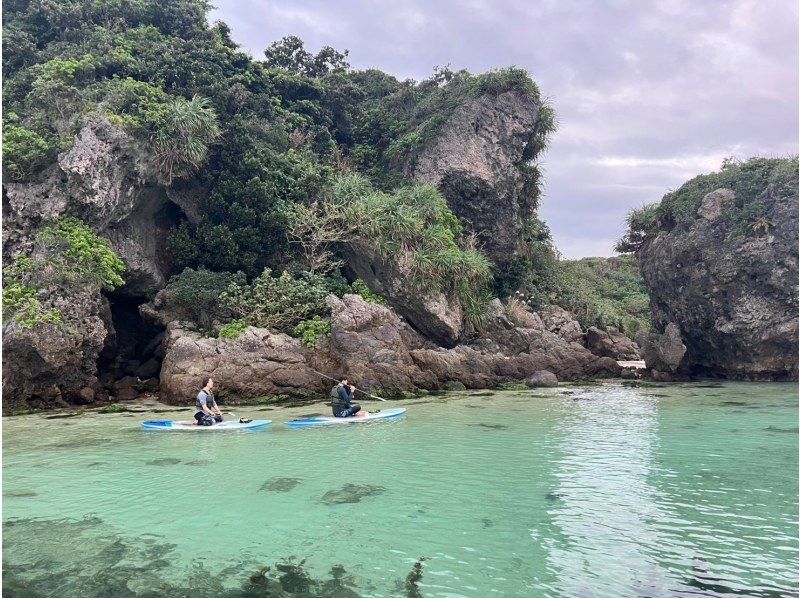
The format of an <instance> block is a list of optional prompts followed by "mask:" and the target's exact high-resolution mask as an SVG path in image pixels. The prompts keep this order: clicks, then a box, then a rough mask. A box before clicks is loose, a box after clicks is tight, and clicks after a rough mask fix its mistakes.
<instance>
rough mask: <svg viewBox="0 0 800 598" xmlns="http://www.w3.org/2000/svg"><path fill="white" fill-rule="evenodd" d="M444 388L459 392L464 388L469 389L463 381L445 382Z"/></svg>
mask: <svg viewBox="0 0 800 598" xmlns="http://www.w3.org/2000/svg"><path fill="white" fill-rule="evenodd" d="M443 388H444V390H447V391H450V392H459V391H462V390H467V387H466V386H464V385H463V384H462V383H461V382H453V381H450V382H445V383H444V385H443Z"/></svg>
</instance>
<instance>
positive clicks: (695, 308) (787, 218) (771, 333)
mask: <svg viewBox="0 0 800 598" xmlns="http://www.w3.org/2000/svg"><path fill="white" fill-rule="evenodd" d="M733 198H734V193H733V191H730V190H728V189H718V190H716V191H714V192H712V193H709V194H708V195H706V196H705V198H704V199H703V201H702V204H701V205H700V207H699V208H698V210H697V217H696V218H695V219H694V220H692V221H691V223H690V225H689V226H680V227H677V226H676V227H675V228H673V229H672V230H670V231H667V232H662V233H660V234H658V235H657V236H655V237H654V238H651V239H647V240H646V241H645V243H644V244H643V246H642V247H641V249H640V250H639V252H638V258H639V263H640V267H641V271H642V276H643V278H644V281H645V284H646V285H647V287H648V292H649V293H650V299H651V306H652V312H653V321H654V324H655V326H656V328H657V329H658V330H664V329H665V327H667V325H668V324H669V323H674V324H675V325H676V327H677V328H678V329H679V332H680V338H681V339H682V342H683V344H685V346H686V353H685V355H684V356H683V359H682V363H681V368H682V369H683V370H684V371H686V372H687V373H689V374H692V375H711V376H719V377H725V378H734V379H755V380H761V379H764V380H766V379H769V380H784V379H793V380H796V379H797V367H798V360H797V342H798V317H797V316H798V303H797V279H798V266H797V255H798V237H797V235H798V229H797V225H798V218H797V214H798V201H797V194H796V192H795V193H794V194H789V195H787V194H780V193H778V192H776V191H775V190H774V189H773V188H772V187H767V188H766V189H765V190H764V191H763V192H762V193H761V194H760V195H759V196H758V197H757V199H756V203H757V204H758V207H760V208H761V209H762V212H763V217H761V218H760V219H759V220H758V221H757V222H755V223H753V224H751V225H750V226H747V227H744V230H742V228H743V227H741V226H740V227H739V228H736V226H735V225H734V224H732V223H731V219H730V218H728V217H726V215H725V212H726V205H727V204H728V203H729V202H731V201H732V200H733ZM673 330H674V329H673ZM667 332H668V334H671V332H670V330H669V329H668V330H667ZM648 356H650V357H651V359H652V353H651V352H649V351H645V354H644V357H645V360H648ZM650 363H651V362H650V361H648V366H650Z"/></svg>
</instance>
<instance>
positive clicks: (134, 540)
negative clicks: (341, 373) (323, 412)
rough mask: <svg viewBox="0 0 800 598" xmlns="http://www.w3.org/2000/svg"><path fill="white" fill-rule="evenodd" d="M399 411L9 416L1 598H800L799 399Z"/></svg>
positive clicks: (701, 395)
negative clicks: (190, 417)
mask: <svg viewBox="0 0 800 598" xmlns="http://www.w3.org/2000/svg"><path fill="white" fill-rule="evenodd" d="M399 404H402V405H405V406H407V407H408V413H407V416H406V417H405V418H403V419H401V420H399V421H394V422H382V423H381V422H376V423H373V424H365V425H351V426H343V427H337V428H335V429H334V428H325V429H312V430H287V429H284V428H283V427H282V426H281V425H280V422H282V421H284V420H285V419H289V418H290V417H291V416H295V415H298V414H310V413H313V412H314V411H315V408H313V407H312V408H308V407H306V408H303V409H299V410H297V409H295V410H292V411H286V410H280V409H276V410H273V411H269V412H261V411H258V410H257V409H256V408H251V409H240V411H238V412H237V413H238V415H247V416H250V417H261V418H264V417H268V418H270V419H273V420H275V423H274V424H273V427H272V428H271V429H268V430H267V431H264V432H253V433H247V432H235V433H229V432H225V433H222V432H220V433H216V434H214V433H211V434H197V433H183V434H181V433H164V432H143V431H141V430H139V429H138V428H137V426H138V422H139V420H140V419H151V418H152V417H153V416H152V415H150V416H148V415H147V414H142V415H138V414H137V415H131V414H116V415H99V414H96V415H91V416H83V417H78V418H68V419H46V418H45V416H43V415H34V416H25V417H14V418H5V419H4V421H3V457H4V458H3V495H4V500H3V531H4V534H3V569H4V586H5V592H4V595H5V594H6V593H7V594H8V595H30V596H43V595H50V596H136V595H150V596H223V595H228V596H273V595H274V596H278V595H284V596H299V595H314V596H317V595H324V596H356V595H358V596H448V597H453V596H490V595H497V596H614V597H616V596H699V595H703V596H715V595H723V594H732V593H733V594H743V595H748V596H792V595H797V592H798V581H797V568H798V539H797V535H798V526H797V520H798V477H797V472H798V410H797V386H796V385H791V384H744V383H725V384H685V385H664V386H661V387H657V388H630V387H623V386H621V385H619V384H616V383H614V384H604V385H598V386H587V387H561V388H558V389H548V390H539V391H529V392H527V391H526V392H497V393H488V394H487V393H477V392H476V393H472V394H470V393H457V394H453V395H450V396H447V397H427V398H424V399H418V400H414V401H408V402H403V403H399ZM375 407H376V408H377V404H376V405H375ZM317 412H319V409H317ZM156 417H161V418H163V417H170V415H169V414H167V415H159V416H156ZM173 417H175V416H173ZM421 557H424V561H421V565H419V564H417V563H418V562H420V561H419V560H420V558H421ZM337 565H341V567H337ZM415 565H416V568H417V573H419V568H420V566H421V579H420V578H419V575H417V576H416V577H415V576H414V574H413V573H412V572H413V570H414V568H415ZM266 567H269V569H268V570H267V569H266ZM278 580H279V581H278ZM277 583H280V584H281V588H279V587H278V585H277ZM280 589H282V590H283V594H280ZM14 591H15V592H14ZM25 592H28V593H27V594H26V593H25Z"/></svg>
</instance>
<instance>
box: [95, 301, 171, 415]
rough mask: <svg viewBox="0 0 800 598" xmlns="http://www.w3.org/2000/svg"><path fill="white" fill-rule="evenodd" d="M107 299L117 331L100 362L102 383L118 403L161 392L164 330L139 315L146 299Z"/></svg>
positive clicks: (115, 330)
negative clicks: (160, 379)
mask: <svg viewBox="0 0 800 598" xmlns="http://www.w3.org/2000/svg"><path fill="white" fill-rule="evenodd" d="M106 298H107V299H108V303H109V306H110V308H111V320H112V324H113V331H111V333H110V334H109V336H108V338H107V339H106V344H105V347H104V348H103V351H102V352H101V353H100V358H99V359H98V364H97V365H98V374H99V377H100V382H101V383H102V384H103V387H104V388H105V390H106V392H107V393H108V394H109V396H110V397H113V398H114V399H116V400H130V399H135V398H136V397H137V396H139V395H140V394H151V393H157V392H158V387H159V374H160V373H161V361H162V360H163V358H164V351H163V346H162V345H163V342H164V336H165V329H164V327H162V326H159V325H158V324H155V323H153V322H152V321H150V320H148V319H146V318H143V317H142V315H141V314H140V313H139V306H140V305H142V304H143V303H146V302H147V299H146V298H144V297H136V296H130V295H125V294H122V293H107V294H106Z"/></svg>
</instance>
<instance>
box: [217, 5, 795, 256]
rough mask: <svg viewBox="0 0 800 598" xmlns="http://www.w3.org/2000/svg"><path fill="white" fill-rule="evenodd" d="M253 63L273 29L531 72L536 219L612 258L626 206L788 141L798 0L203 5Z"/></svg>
mask: <svg viewBox="0 0 800 598" xmlns="http://www.w3.org/2000/svg"><path fill="white" fill-rule="evenodd" d="M214 3H215V5H216V6H217V7H218V8H217V9H216V10H214V11H213V12H212V15H211V20H212V21H213V20H216V19H221V20H223V21H225V22H227V23H228V24H229V25H230V26H231V28H232V30H233V38H234V39H235V40H236V41H237V42H238V43H239V44H241V46H242V48H243V49H245V50H247V51H249V52H250V53H251V54H252V55H253V56H254V57H256V58H261V57H262V56H263V54H262V53H263V51H264V49H265V48H266V47H267V46H268V45H269V44H270V43H271V42H272V41H274V40H276V39H279V38H281V37H283V36H284V35H289V34H295V35H299V36H300V37H302V38H303V39H304V40H305V41H306V47H307V48H309V49H310V50H313V51H316V50H318V49H319V48H320V47H321V46H324V45H330V46H333V47H335V48H337V49H349V50H350V63H351V65H352V66H353V67H354V68H358V69H361V68H370V67H376V68H380V69H382V70H384V71H387V72H389V73H392V74H394V75H395V76H397V77H399V78H407V77H410V78H413V79H417V80H420V79H424V78H426V77H427V76H429V75H430V74H431V73H432V71H433V69H434V67H436V66H437V65H447V64H449V65H450V67H451V68H452V69H454V70H457V69H461V68H466V69H468V70H469V71H472V72H481V71H485V70H489V69H492V68H496V67H502V66H509V65H516V66H520V67H523V68H525V69H527V70H528V71H529V72H530V74H531V76H532V77H533V78H534V80H536V81H537V83H538V84H539V87H540V89H541V90H542V93H543V94H544V95H545V96H547V97H548V98H550V100H551V101H552V103H553V105H554V106H555V109H556V112H557V114H558V120H559V130H558V132H557V133H556V134H555V136H554V138H553V142H552V145H551V147H550V149H549V150H548V152H547V154H546V155H545V156H544V159H543V165H544V170H545V179H546V195H545V199H544V202H543V206H542V215H543V217H544V218H545V219H546V220H547V222H548V223H549V225H550V227H551V229H552V231H553V236H554V237H555V239H556V243H557V245H558V247H559V249H560V250H561V252H562V254H563V255H564V256H565V257H569V258H575V257H584V256H593V255H612V254H613V249H612V248H613V244H614V241H615V240H616V239H617V238H618V237H619V236H620V234H621V232H622V229H623V227H624V218H625V214H626V213H627V212H628V210H630V209H631V208H632V207H638V206H641V205H642V204H645V203H649V202H652V201H657V200H658V199H660V198H661V196H662V195H663V194H664V193H665V192H666V191H668V190H670V189H674V188H676V187H678V186H680V184H681V183H683V182H684V181H686V180H687V179H689V178H691V177H692V176H694V175H696V174H699V173H702V172H709V171H711V170H715V169H716V168H718V167H719V164H720V162H721V160H722V159H723V158H724V157H726V156H738V157H747V156H751V155H768V156H786V155H789V154H796V153H797V151H798V137H797V136H798V39H797V36H798V25H797V22H798V14H797V2H796V1H795V0H630V1H626V0H595V1H591V0H538V1H537V0H528V1H525V0H435V1H431V0H401V1H397V0H391V1H388V0H348V1H345V0H214Z"/></svg>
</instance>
